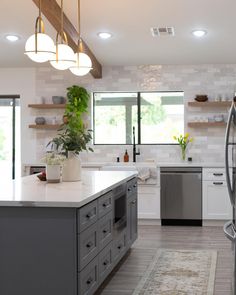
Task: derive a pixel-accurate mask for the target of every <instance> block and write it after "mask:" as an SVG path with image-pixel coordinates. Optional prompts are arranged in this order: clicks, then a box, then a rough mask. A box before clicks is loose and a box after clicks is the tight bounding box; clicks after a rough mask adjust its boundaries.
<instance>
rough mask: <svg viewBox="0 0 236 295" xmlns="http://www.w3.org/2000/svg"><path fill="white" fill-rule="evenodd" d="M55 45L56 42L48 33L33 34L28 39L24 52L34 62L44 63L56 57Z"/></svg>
mask: <svg viewBox="0 0 236 295" xmlns="http://www.w3.org/2000/svg"><path fill="white" fill-rule="evenodd" d="M36 38H37V43H36ZM36 44H37V46H36ZM36 47H37V49H36ZM54 47H55V46H54V42H53V40H52V39H51V38H50V37H49V36H48V35H46V34H44V33H37V34H33V35H31V36H30V37H29V38H28V40H27V41H26V44H25V52H24V53H25V54H26V55H27V56H28V57H29V58H30V59H31V60H33V61H34V62H38V63H42V62H46V61H48V60H51V59H53V58H55V54H56V51H55V49H54Z"/></svg>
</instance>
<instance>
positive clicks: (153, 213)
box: [138, 185, 160, 219]
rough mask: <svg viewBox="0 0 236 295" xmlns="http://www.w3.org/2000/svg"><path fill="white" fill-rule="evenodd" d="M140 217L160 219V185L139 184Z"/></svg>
mask: <svg viewBox="0 0 236 295" xmlns="http://www.w3.org/2000/svg"><path fill="white" fill-rule="evenodd" d="M138 218H141V219H160V186H158V185H138Z"/></svg>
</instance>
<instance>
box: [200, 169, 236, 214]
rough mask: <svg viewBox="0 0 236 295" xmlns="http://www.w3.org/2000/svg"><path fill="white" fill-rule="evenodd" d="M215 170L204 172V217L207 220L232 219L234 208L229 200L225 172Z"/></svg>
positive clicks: (205, 170)
mask: <svg viewBox="0 0 236 295" xmlns="http://www.w3.org/2000/svg"><path fill="white" fill-rule="evenodd" d="M215 170H216V169H215ZM215 170H214V169H213V168H212V169H210V168H208V169H204V171H203V183H202V192H203V193H202V199H203V204H202V205H203V208H202V215H203V216H202V217H203V219H205V220H207V219H216V220H217V219H218V220H224V219H225V220H226V219H231V218H232V206H231V204H230V200H229V195H228V189H227V183H226V180H225V172H224V169H223V168H221V169H219V168H218V169H217V171H215ZM204 176H205V177H204Z"/></svg>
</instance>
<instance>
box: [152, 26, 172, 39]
mask: <svg viewBox="0 0 236 295" xmlns="http://www.w3.org/2000/svg"><path fill="white" fill-rule="evenodd" d="M151 33H152V36H153V37H159V36H174V35H175V32H174V28H173V27H159V28H157V27H154V28H151Z"/></svg>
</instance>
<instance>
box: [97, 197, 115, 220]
mask: <svg viewBox="0 0 236 295" xmlns="http://www.w3.org/2000/svg"><path fill="white" fill-rule="evenodd" d="M112 200H113V193H112V191H110V192H108V193H106V194H105V195H103V196H102V197H100V198H99V199H98V216H99V218H100V217H102V216H104V215H105V214H107V213H108V212H110V211H111V210H112Z"/></svg>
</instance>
